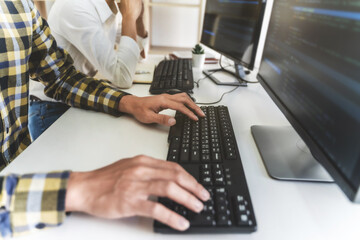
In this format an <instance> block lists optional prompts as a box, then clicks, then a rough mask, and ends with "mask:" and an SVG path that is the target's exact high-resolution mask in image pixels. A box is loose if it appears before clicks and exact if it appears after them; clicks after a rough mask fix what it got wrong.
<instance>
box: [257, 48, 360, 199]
mask: <svg viewBox="0 0 360 240" xmlns="http://www.w3.org/2000/svg"><path fill="white" fill-rule="evenodd" d="M265 47H266V43H265ZM265 47H264V50H265ZM262 62H263V61H261V63H262ZM260 66H261V65H260ZM257 79H258V80H259V82H260V84H261V86H262V87H263V88H264V89H265V91H266V92H267V93H268V94H269V96H270V97H271V99H272V100H273V101H274V103H275V104H276V105H277V106H278V107H279V109H280V110H281V112H282V113H283V114H284V115H285V117H286V118H287V120H288V121H289V122H290V124H291V126H292V127H293V128H294V129H295V131H296V132H297V133H298V134H299V136H300V137H301V139H302V140H303V141H304V142H305V144H306V145H307V146H308V148H309V149H310V151H311V153H312V155H313V157H314V158H315V159H316V160H317V161H318V162H319V163H320V164H321V165H322V166H323V167H324V168H325V169H326V170H327V171H328V173H329V174H330V176H331V177H332V178H333V179H334V181H335V182H336V183H337V184H338V186H339V187H340V188H341V190H342V191H343V192H344V193H345V195H346V196H347V197H348V198H349V199H350V200H351V201H353V202H356V203H360V186H359V187H358V188H357V189H355V188H353V187H352V185H351V183H350V182H349V181H348V179H347V178H346V177H345V176H344V175H343V174H342V173H341V171H339V170H338V169H337V167H336V166H334V164H332V163H331V160H328V159H329V157H328V156H327V154H326V152H325V151H324V150H323V149H322V147H321V146H319V145H318V144H317V143H316V141H315V140H314V139H313V138H312V137H311V135H310V134H309V133H308V132H307V131H306V129H305V128H304V127H303V126H302V125H301V123H300V122H299V121H298V120H297V119H296V117H295V116H293V114H292V113H291V111H290V110H289V109H288V108H287V107H286V105H285V104H284V103H283V102H282V101H281V99H280V98H278V97H277V95H276V93H275V92H274V91H273V90H272V88H271V87H270V86H269V85H268V84H267V82H266V80H265V79H264V78H263V77H262V76H261V74H260V73H258V74H257ZM359 161H360V158H359Z"/></svg>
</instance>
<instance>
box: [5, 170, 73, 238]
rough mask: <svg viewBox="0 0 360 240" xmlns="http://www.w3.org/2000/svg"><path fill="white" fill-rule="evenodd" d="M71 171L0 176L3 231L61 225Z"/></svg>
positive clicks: (30, 229) (20, 230) (16, 231)
mask: <svg viewBox="0 0 360 240" xmlns="http://www.w3.org/2000/svg"><path fill="white" fill-rule="evenodd" d="M69 175H70V173H69V172H67V171H65V172H51V173H43V174H26V175H22V176H19V175H14V174H11V175H8V176H6V177H1V178H0V183H1V184H0V187H1V190H0V207H1V208H0V231H1V235H2V236H3V237H5V236H7V235H12V236H18V235H21V234H23V233H26V232H29V231H34V230H37V229H43V228H47V227H53V226H58V225H60V224H61V223H62V222H63V221H64V218H65V193H66V187H67V181H68V178H69Z"/></svg>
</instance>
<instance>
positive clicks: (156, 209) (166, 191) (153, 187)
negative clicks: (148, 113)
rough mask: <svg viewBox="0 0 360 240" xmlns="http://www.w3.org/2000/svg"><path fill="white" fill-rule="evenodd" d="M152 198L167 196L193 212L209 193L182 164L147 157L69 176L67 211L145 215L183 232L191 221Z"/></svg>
mask: <svg viewBox="0 0 360 240" xmlns="http://www.w3.org/2000/svg"><path fill="white" fill-rule="evenodd" d="M149 196H159V197H167V198H170V199H172V200H174V201H175V202H177V203H179V204H182V205H184V206H185V207H187V208H189V209H190V210H192V211H194V212H200V211H201V210H202V209H203V207H204V205H203V203H202V202H201V201H200V200H199V199H201V200H202V201H206V200H208V199H209V197H210V195H209V193H208V192H207V191H206V190H205V189H204V187H203V186H201V185H200V184H199V183H197V181H196V180H195V179H194V178H193V177H192V176H191V175H190V174H188V173H187V172H186V171H185V170H184V169H183V168H182V167H181V166H180V165H178V164H176V163H173V162H165V161H161V160H156V159H153V158H150V157H146V156H137V157H134V158H129V159H124V160H121V161H118V162H116V163H114V164H111V165H109V166H106V167H104V168H101V169H98V170H94V171H91V172H73V173H71V174H70V178H69V182H68V188H67V193H66V200H65V209H66V211H81V212H86V213H88V214H91V215H94V216H98V217H103V218H111V219H115V218H123V217H131V216H145V217H151V218H154V219H156V220H158V221H160V222H162V223H164V224H167V225H169V226H170V227H172V228H174V229H177V230H180V231H183V230H186V229H187V228H188V227H189V222H188V221H187V220H186V219H185V218H183V217H182V216H180V215H179V214H177V213H175V212H173V211H171V210H169V209H168V208H166V207H165V206H163V205H162V204H160V203H156V202H153V201H150V200H149V199H148V198H149Z"/></svg>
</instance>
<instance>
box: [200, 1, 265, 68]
mask: <svg viewBox="0 0 360 240" xmlns="http://www.w3.org/2000/svg"><path fill="white" fill-rule="evenodd" d="M264 2H265V1H264ZM264 5H265V4H263V3H262V1H261V0H245V1H242V0H207V2H206V7H205V16H204V25H203V32H202V36H201V43H203V44H205V45H206V46H209V47H210V48H212V49H214V50H216V51H218V52H220V53H222V54H224V55H225V56H227V57H229V58H231V59H233V60H235V61H236V62H238V63H241V64H243V65H244V66H246V67H248V68H250V69H252V68H253V65H254V61H255V55H256V49H257V43H258V38H259V35H260V29H261V23H262V18H263V9H264Z"/></svg>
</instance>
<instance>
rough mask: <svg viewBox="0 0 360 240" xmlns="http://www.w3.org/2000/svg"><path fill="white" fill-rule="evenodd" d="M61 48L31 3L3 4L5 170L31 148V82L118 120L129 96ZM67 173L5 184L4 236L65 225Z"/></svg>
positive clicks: (0, 162) (0, 104)
mask: <svg viewBox="0 0 360 240" xmlns="http://www.w3.org/2000/svg"><path fill="white" fill-rule="evenodd" d="M72 64H73V61H72V59H71V57H70V55H68V53H67V52H66V51H64V50H63V49H61V48H59V47H58V46H57V45H56V42H55V40H54V38H53V37H52V35H51V33H50V29H49V27H48V24H47V23H46V21H45V20H43V19H42V18H41V17H40V14H39V13H38V11H37V10H36V9H35V7H34V5H33V2H31V1H30V0H5V1H4V0H0V115H1V118H0V147H1V153H0V166H1V167H4V166H6V165H7V164H8V163H10V161H12V160H13V159H14V158H15V157H16V156H17V155H19V154H20V153H21V152H22V151H23V150H24V149H25V148H26V147H27V146H28V145H29V144H30V137H29V131H28V101H29V100H28V96H29V78H30V79H33V80H37V81H40V82H42V83H43V84H44V85H45V94H46V95H47V96H49V97H51V98H54V99H56V100H61V101H63V102H65V103H67V104H68V105H71V106H74V107H80V108H83V109H92V110H95V111H101V112H106V113H109V114H112V115H119V112H118V104H119V102H120V99H121V97H122V96H124V95H125V93H124V92H122V91H120V90H119V89H117V88H116V87H113V86H112V85H111V84H110V82H108V81H105V80H94V79H92V78H88V77H86V76H85V75H84V74H82V73H80V72H78V71H76V70H75V68H74V67H73V65H72ZM68 176H69V173H68V172H60V173H47V174H29V175H23V176H17V175H9V176H6V177H1V178H0V188H1V189H0V194H1V195H0V231H1V234H2V235H3V236H4V235H8V234H12V235H16V234H20V233H23V232H27V231H29V230H32V229H41V228H45V227H49V226H56V225H59V224H61V223H62V221H63V219H64V201H65V192H66V184H67V179H68Z"/></svg>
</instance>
